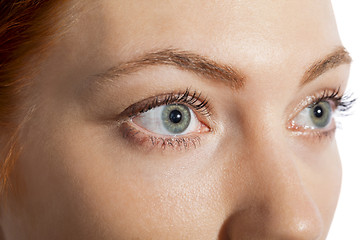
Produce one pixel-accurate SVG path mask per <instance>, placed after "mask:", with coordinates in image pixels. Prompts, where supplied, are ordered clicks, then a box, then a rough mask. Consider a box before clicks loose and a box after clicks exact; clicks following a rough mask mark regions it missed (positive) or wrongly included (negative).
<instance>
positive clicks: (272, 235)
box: [226, 144, 323, 240]
mask: <svg viewBox="0 0 360 240" xmlns="http://www.w3.org/2000/svg"><path fill="white" fill-rule="evenodd" d="M266 146H268V147H266ZM259 147H260V146H259ZM259 147H255V146H254V148H256V149H252V150H253V151H249V152H250V153H252V154H251V157H250V156H249V158H250V159H249V161H251V162H252V169H253V171H251V172H253V173H254V174H253V178H252V180H253V184H252V187H251V188H252V189H251V190H249V192H250V194H249V195H250V197H249V198H248V203H247V204H246V206H245V205H244V206H243V207H241V208H240V209H235V210H234V211H233V214H232V216H231V217H230V218H229V219H228V221H227V223H226V224H227V226H226V230H227V236H228V238H229V239H294V240H302V239H304V240H305V239H306V240H316V239H320V237H321V235H322V231H323V220H322V217H321V214H320V211H319V208H318V206H317V205H316V203H315V202H314V199H313V198H312V197H311V195H310V194H309V192H308V190H307V188H306V186H305V185H304V181H303V177H302V176H301V173H300V171H299V167H298V166H297V165H298V164H296V161H297V160H296V156H294V155H292V153H291V152H286V151H283V150H281V153H279V152H277V151H276V149H283V147H282V148H281V147H280V148H278V147H279V146H278V147H275V146H269V144H263V147H262V148H260V149H259ZM299 161H300V160H299Z"/></svg>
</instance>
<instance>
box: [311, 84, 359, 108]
mask: <svg viewBox="0 0 360 240" xmlns="http://www.w3.org/2000/svg"><path fill="white" fill-rule="evenodd" d="M339 92H340V87H338V88H337V89H336V90H324V91H323V93H322V95H321V96H320V97H317V98H316V99H315V101H314V103H312V104H311V106H314V105H316V104H318V103H320V102H322V101H326V100H332V101H334V103H335V107H336V110H337V111H340V112H347V111H348V110H350V109H351V108H352V107H353V105H354V103H355V102H356V99H355V98H353V96H352V94H343V95H340V94H339Z"/></svg>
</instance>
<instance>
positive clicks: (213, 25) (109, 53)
mask: <svg viewBox="0 0 360 240" xmlns="http://www.w3.org/2000/svg"><path fill="white" fill-rule="evenodd" d="M87 3H88V4H87V5H86V6H84V7H83V9H82V10H81V11H79V14H78V15H79V17H78V20H77V21H76V22H75V24H74V25H73V26H72V28H71V30H70V32H69V33H68V34H67V36H66V37H65V39H64V41H62V43H61V47H65V48H68V50H69V52H71V53H72V56H73V58H74V60H76V61H78V60H81V61H82V62H83V63H84V62H85V63H84V64H86V62H87V61H88V62H94V61H98V64H97V66H98V67H99V70H100V69H101V70H103V69H106V68H108V67H110V66H112V65H113V64H114V62H118V61H128V60H130V59H132V58H134V56H137V55H141V54H143V53H144V52H148V51H156V50H159V49H164V48H176V49H184V50H188V51H192V52H196V53H199V54H201V55H204V56H208V57H210V58H212V59H214V60H216V61H220V62H224V63H227V64H231V65H233V66H236V67H239V68H242V69H248V72H249V73H250V74H251V71H253V72H255V71H256V72H257V71H258V69H259V68H261V69H263V70H264V72H265V71H266V72H274V70H277V72H279V71H283V68H284V67H288V65H289V63H290V62H291V63H292V64H293V65H297V66H303V67H302V68H298V69H297V68H296V69H293V71H299V73H297V74H298V75H300V74H302V73H303V71H304V70H305V69H306V67H308V65H309V64H310V63H312V62H313V61H314V60H316V59H317V58H319V56H324V55H326V54H328V53H329V52H331V51H332V50H333V49H334V48H335V47H336V46H339V45H341V43H340V40H339V37H338V33H337V29H336V24H335V20H334V17H333V12H332V8H331V3H330V1H328V0H319V1H313V0H302V1H285V0H284V1H268V0H257V1H249V0H237V1H235V0H234V1H232V0H224V1H205V0H197V1H186V2H185V1H181V0H172V1H165V0H154V1H144V0H131V1H130V0H123V1H121V0H108V1H96V0H94V1H92V2H91V3H89V2H87ZM74 46H75V47H74ZM61 51H62V52H64V51H63V50H61ZM67 58H68V57H67ZM92 65H93V64H92ZM254 66H255V67H254ZM252 68H254V69H252ZM300 72H301V73H300Z"/></svg>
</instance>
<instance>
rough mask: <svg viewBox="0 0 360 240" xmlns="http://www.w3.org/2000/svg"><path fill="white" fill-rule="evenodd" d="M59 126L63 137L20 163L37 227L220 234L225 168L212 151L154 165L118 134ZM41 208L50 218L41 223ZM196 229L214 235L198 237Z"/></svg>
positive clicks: (57, 135) (31, 149)
mask: <svg viewBox="0 0 360 240" xmlns="http://www.w3.org/2000/svg"><path fill="white" fill-rule="evenodd" d="M58 124H59V123H58ZM60 126H61V125H59V126H58V129H62V130H61V131H49V132H51V134H46V133H44V136H46V137H44V136H42V137H37V139H46V140H44V142H42V141H41V142H32V144H31V145H30V146H28V147H27V148H26V149H25V150H24V153H25V152H26V156H25V155H24V158H23V159H22V161H21V166H22V169H23V172H24V182H25V183H26V185H25V186H26V191H27V194H26V201H27V202H28V203H27V204H26V206H25V209H26V211H32V213H31V214H32V216H34V217H35V216H36V217H40V218H41V221H40V223H39V225H41V224H43V225H44V226H46V225H49V222H51V226H48V228H49V229H52V230H53V231H55V229H56V231H57V232H59V230H58V229H59V227H57V226H56V225H63V229H64V230H63V232H69V231H75V230H76V231H77V233H76V234H78V235H81V234H86V233H87V232H89V231H90V232H92V231H94V232H93V236H98V237H100V236H101V237H105V236H108V237H110V236H111V237H112V238H113V237H114V236H117V237H119V238H125V239H126V238H132V237H139V238H145V237H149V235H148V234H149V232H151V234H155V235H154V236H156V238H164V239H166V238H169V236H167V234H169V233H171V234H172V236H174V235H175V234H177V235H179V236H184V238H187V237H186V236H188V237H189V236H192V237H195V238H197V237H196V236H194V234H204V232H205V233H206V234H208V236H215V235H216V234H217V232H218V231H219V227H220V226H221V223H222V221H223V220H224V219H223V218H225V216H224V215H225V214H224V212H225V209H224V205H225V204H224V201H225V199H224V198H223V196H224V194H222V193H221V191H223V190H221V186H220V183H219V179H221V178H222V174H223V172H222V171H221V169H222V167H221V166H220V165H219V162H220V161H215V160H212V157H211V156H212V154H211V152H213V150H211V146H206V147H204V149H203V150H199V151H198V153H197V154H196V155H193V154H191V153H190V152H189V153H186V152H184V156H183V157H176V158H171V157H164V156H162V155H161V154H152V155H154V156H156V157H153V156H152V155H151V156H146V155H145V154H140V153H136V152H134V150H133V149H132V148H131V147H129V146H128V145H127V144H125V143H124V142H123V141H122V140H121V137H120V136H118V133H116V130H110V131H109V130H106V128H105V127H104V126H98V125H94V126H91V125H90V124H77V123H71V122H70V123H69V122H67V124H66V125H64V126H66V127H60ZM45 142H46V143H45ZM39 146H41V147H39ZM177 155H178V154H177ZM174 156H175V155H174ZM174 159H176V160H174ZM34 163H36V164H34ZM44 206H47V208H48V210H46V214H45V215H48V216H46V217H44V216H43V215H41V216H38V215H39V213H40V212H43V211H41V210H40V209H41V208H42V207H44ZM29 209H33V210H29ZM219 216H220V217H219ZM49 219H51V221H49ZM70 225H71V226H70ZM93 226H96V228H95V229H92V228H93ZM194 226H196V227H197V228H199V229H200V228H207V229H210V230H209V231H208V232H206V231H194ZM39 228H40V227H39ZM60 229H61V227H60ZM71 229H72V230H71ZM69 234H70V233H69ZM160 236H162V237H160ZM200 237H202V238H204V236H200V235H199V236H198V238H200ZM205 238H208V237H206V236H205Z"/></svg>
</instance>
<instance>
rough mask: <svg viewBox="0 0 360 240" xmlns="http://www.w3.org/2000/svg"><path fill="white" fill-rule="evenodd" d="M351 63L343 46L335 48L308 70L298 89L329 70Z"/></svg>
mask: <svg viewBox="0 0 360 240" xmlns="http://www.w3.org/2000/svg"><path fill="white" fill-rule="evenodd" d="M351 61H352V59H351V57H350V54H349V53H348V51H346V49H345V48H344V47H343V46H341V47H337V48H336V49H335V51H333V52H331V53H330V54H328V55H327V56H325V57H323V58H322V59H320V60H318V61H316V62H315V63H313V64H312V65H311V66H310V67H309V68H308V70H307V71H306V72H305V73H304V75H303V78H302V80H301V82H300V87H302V86H304V85H306V84H307V83H309V82H311V81H313V80H315V79H317V78H318V77H319V76H320V75H322V74H324V73H325V72H327V71H329V70H330V69H333V68H336V67H338V66H340V65H342V64H350V63H351Z"/></svg>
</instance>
